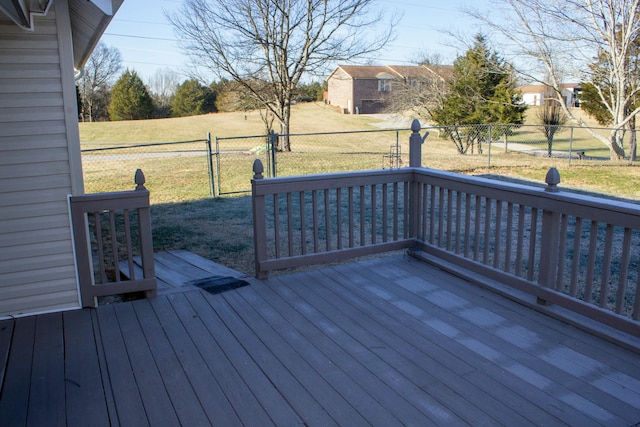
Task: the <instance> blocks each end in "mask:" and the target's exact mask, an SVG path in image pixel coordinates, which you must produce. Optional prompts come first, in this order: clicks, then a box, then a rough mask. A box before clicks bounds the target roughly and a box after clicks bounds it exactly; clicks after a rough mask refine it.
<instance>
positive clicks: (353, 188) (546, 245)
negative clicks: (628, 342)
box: [252, 124, 640, 336]
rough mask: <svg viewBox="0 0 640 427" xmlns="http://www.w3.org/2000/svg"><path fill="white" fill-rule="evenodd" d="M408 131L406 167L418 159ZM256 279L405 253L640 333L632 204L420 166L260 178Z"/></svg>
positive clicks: (637, 230) (639, 215)
mask: <svg viewBox="0 0 640 427" xmlns="http://www.w3.org/2000/svg"><path fill="white" fill-rule="evenodd" d="M419 129H420V127H419V124H417V125H416V126H415V127H413V128H412V130H413V131H414V134H413V135H412V139H413V144H412V147H411V149H412V153H411V154H412V159H414V161H413V162H412V165H415V162H416V160H415V159H419V158H420V157H419V155H415V151H418V152H419V150H420V142H419V140H420V136H419V134H418V132H419ZM261 172H262V171H261V164H260V163H259V162H256V164H254V179H253V181H252V188H253V204H254V233H255V234H254V235H255V245H256V249H255V254H256V275H257V276H258V277H266V275H267V274H268V272H269V271H271V270H275V269H283V268H291V267H298V266H301V265H306V264H312V263H323V262H331V261H337V260H342V259H345V258H347V257H351V256H360V255H368V254H373V253H377V252H384V251H388V250H393V249H401V248H409V249H411V253H413V254H414V255H419V254H423V255H425V256H426V257H427V258H431V259H432V260H434V261H436V262H438V263H439V264H440V265H441V266H443V267H445V268H446V266H450V267H449V268H450V270H451V271H452V272H453V273H455V272H456V269H460V268H461V267H462V268H464V269H465V270H466V271H469V272H472V273H474V274H480V275H482V276H483V277H485V278H488V279H492V280H495V281H497V282H499V283H501V284H503V285H507V286H510V287H513V288H516V289H518V290H520V291H525V292H527V293H529V294H532V295H535V296H536V297H537V299H538V301H539V302H541V303H553V304H557V305H560V306H563V307H565V308H568V309H570V310H573V311H575V312H577V313H580V314H582V315H586V316H589V317H591V318H594V319H597V320H599V321H601V322H603V323H606V324H609V325H611V326H614V327H616V328H618V329H620V330H623V331H625V332H628V333H631V334H633V335H636V336H640V322H639V321H638V320H639V317H640V298H639V297H638V296H639V295H640V206H638V205H635V204H631V203H626V202H621V201H616V200H609V199H601V198H596V197H589V196H585V195H580V194H576V193H570V192H564V191H560V190H559V188H558V186H557V184H558V183H559V181H560V179H559V175H558V173H557V171H556V170H555V169H551V170H550V172H549V173H548V174H547V178H546V181H547V186H546V187H532V186H524V185H518V184H512V183H508V182H501V181H496V180H490V179H485V178H480V177H472V176H464V175H459V174H455V173H450V172H443V171H436V170H431V169H425V168H421V167H409V168H402V169H395V170H380V171H367V172H354V173H340V174H328V175H314V176H304V177H288V178H272V179H262V175H261Z"/></svg>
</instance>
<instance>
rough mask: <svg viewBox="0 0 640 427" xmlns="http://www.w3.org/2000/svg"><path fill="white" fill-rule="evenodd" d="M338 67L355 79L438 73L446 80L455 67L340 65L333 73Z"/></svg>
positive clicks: (406, 76)
mask: <svg viewBox="0 0 640 427" xmlns="http://www.w3.org/2000/svg"><path fill="white" fill-rule="evenodd" d="M338 69H341V70H342V71H344V72H345V73H346V74H347V75H349V76H350V77H351V78H352V79H354V80H364V79H377V78H380V77H381V76H385V75H386V76H394V77H398V78H405V79H406V78H419V77H423V78H428V77H433V76H434V75H437V76H440V77H442V78H444V79H445V80H446V79H448V78H449V77H450V76H451V72H452V70H453V67H452V66H450V65H338V67H337V68H336V70H334V71H333V73H335V72H336V71H337V70H338ZM333 73H331V74H332V75H333ZM386 76H385V77H386ZM329 77H331V76H329ZM386 78H389V77H386Z"/></svg>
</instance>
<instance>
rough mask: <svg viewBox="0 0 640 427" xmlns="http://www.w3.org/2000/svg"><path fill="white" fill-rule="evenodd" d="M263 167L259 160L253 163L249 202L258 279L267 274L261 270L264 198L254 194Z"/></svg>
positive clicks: (264, 247)
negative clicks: (251, 210) (250, 204)
mask: <svg viewBox="0 0 640 427" xmlns="http://www.w3.org/2000/svg"><path fill="white" fill-rule="evenodd" d="M263 172H264V166H263V165H262V162H261V161H260V159H256V160H255V161H254V162H253V179H252V180H251V200H252V204H253V244H254V247H255V269H256V277H257V278H258V279H266V278H267V276H268V273H267V272H265V271H262V270H261V266H260V265H261V263H262V261H264V260H266V259H267V220H266V217H265V204H264V196H262V195H260V196H258V195H257V194H256V187H257V185H258V182H259V181H261V180H262V179H263V178H264V176H263Z"/></svg>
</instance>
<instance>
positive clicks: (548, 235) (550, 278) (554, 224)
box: [538, 167, 561, 304]
mask: <svg viewBox="0 0 640 427" xmlns="http://www.w3.org/2000/svg"><path fill="white" fill-rule="evenodd" d="M545 182H546V183H547V187H546V188H545V189H544V191H547V192H549V193H557V192H558V191H559V190H558V184H559V183H560V173H559V172H558V170H557V169H556V168H553V167H552V168H550V169H549V171H548V172H547V176H546V178H545ZM560 216H561V215H560V213H558V212H553V211H549V210H546V209H545V210H543V211H542V240H541V244H540V273H539V277H538V283H540V284H541V285H542V286H544V287H547V288H551V289H555V288H556V286H555V280H556V274H557V271H558V262H559V261H560V260H559V259H558V256H559V253H560V248H559V244H560ZM538 303H540V304H546V301H545V300H542V299H541V298H538Z"/></svg>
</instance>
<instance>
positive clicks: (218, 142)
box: [214, 136, 221, 197]
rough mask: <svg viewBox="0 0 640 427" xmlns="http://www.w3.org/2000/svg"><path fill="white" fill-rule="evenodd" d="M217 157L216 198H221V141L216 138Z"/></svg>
mask: <svg viewBox="0 0 640 427" xmlns="http://www.w3.org/2000/svg"><path fill="white" fill-rule="evenodd" d="M215 155H216V173H215V178H216V179H215V181H216V183H217V184H218V185H216V186H215V188H216V189H217V193H216V194H215V195H214V197H215V196H219V195H220V188H221V187H220V141H218V137H217V136H216V151H215Z"/></svg>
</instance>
